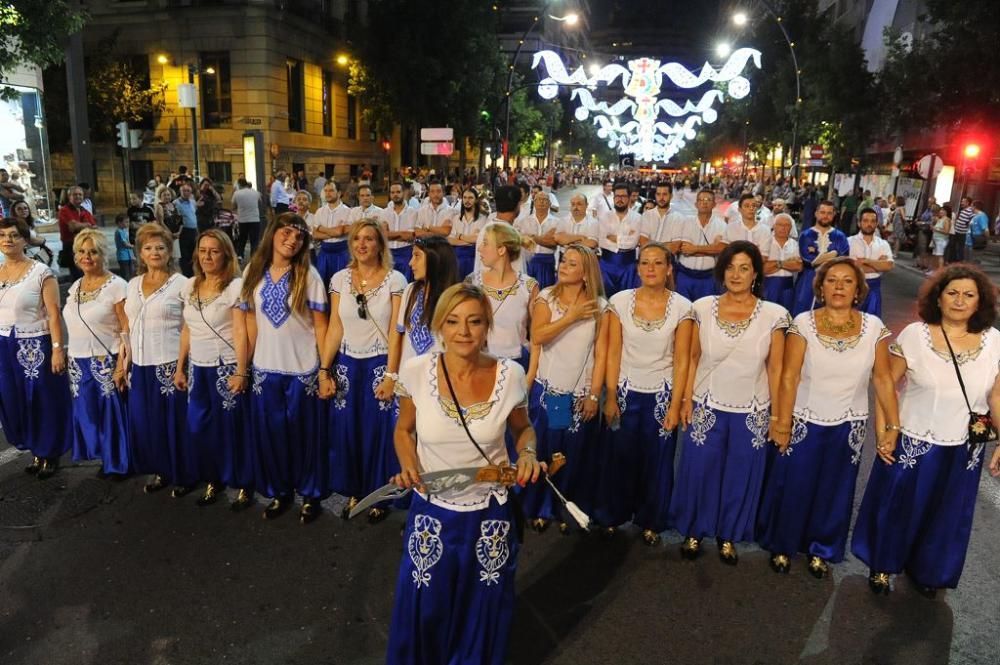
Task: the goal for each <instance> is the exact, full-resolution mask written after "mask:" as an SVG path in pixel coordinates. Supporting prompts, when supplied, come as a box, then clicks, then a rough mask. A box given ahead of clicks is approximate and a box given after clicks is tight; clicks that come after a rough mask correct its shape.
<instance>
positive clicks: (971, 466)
mask: <svg viewBox="0 0 1000 665" xmlns="http://www.w3.org/2000/svg"><path fill="white" fill-rule="evenodd" d="M985 445H986V444H985V443H982V442H980V443H977V444H976V447H975V448H973V449H972V450H970V451H969V459H968V461H967V462H966V463H965V470H966V471H975V470H976V468H977V467H979V463H980V462H981V461H982V455H983V447H984V446H985Z"/></svg>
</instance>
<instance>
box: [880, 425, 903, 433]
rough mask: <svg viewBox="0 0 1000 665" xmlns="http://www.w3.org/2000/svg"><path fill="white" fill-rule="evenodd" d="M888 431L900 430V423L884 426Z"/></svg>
mask: <svg viewBox="0 0 1000 665" xmlns="http://www.w3.org/2000/svg"><path fill="white" fill-rule="evenodd" d="M882 429H883V430H884V431H886V432H899V431H900V429H899V425H886V426H885V427H883V428H882Z"/></svg>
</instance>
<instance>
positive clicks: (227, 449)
mask: <svg viewBox="0 0 1000 665" xmlns="http://www.w3.org/2000/svg"><path fill="white" fill-rule="evenodd" d="M235 373H236V365H217V366H215V367H199V366H198V365H192V367H191V381H190V382H189V385H188V408H187V427H188V438H189V440H190V441H191V442H192V443H193V444H194V446H195V447H196V448H197V450H198V479H199V480H203V481H206V482H216V483H218V482H221V483H223V484H225V485H229V486H231V487H239V488H241V489H252V488H253V486H254V459H253V444H252V442H251V441H250V398H249V396H248V395H247V394H246V393H243V394H241V395H236V394H233V393H232V392H230V391H229V384H228V383H227V380H228V379H229V377H231V376H232V375H233V374H235Z"/></svg>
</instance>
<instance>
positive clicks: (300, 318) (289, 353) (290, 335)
mask: <svg viewBox="0 0 1000 665" xmlns="http://www.w3.org/2000/svg"><path fill="white" fill-rule="evenodd" d="M289 274H290V273H288V272H286V273H285V274H284V275H282V276H281V277H280V278H279V279H278V281H277V282H273V281H271V271H270V270H265V271H264V278H263V279H261V280H260V282H259V283H258V284H257V286H255V287H254V290H253V307H252V308H251V307H249V306H248V304H247V303H242V304H241V307H242V308H243V309H244V310H248V309H252V310H253V311H254V313H255V317H254V319H255V321H256V324H257V342H256V344H255V345H254V353H253V366H254V369H255V370H258V371H262V372H268V373H270V374H291V375H296V376H302V375H305V374H312V373H314V372H315V371H316V369H317V368H318V367H319V351H318V350H317V348H316V331H315V328H314V327H313V317H312V313H313V312H326V311H328V309H329V304H328V303H327V299H326V288H325V287H324V286H323V278H322V277H320V276H319V272H317V271H316V268H313V267H311V266H310V268H309V277H308V283H307V284H306V305H307V307H306V311H305V312H300V311H294V312H293V311H292V309H291V304H290V303H289V298H290V297H291V289H290V288H289V285H288V282H289ZM255 380H256V379H255Z"/></svg>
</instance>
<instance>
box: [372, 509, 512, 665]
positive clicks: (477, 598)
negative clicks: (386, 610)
mask: <svg viewBox="0 0 1000 665" xmlns="http://www.w3.org/2000/svg"><path fill="white" fill-rule="evenodd" d="M519 549H520V545H519V543H518V542H517V537H516V535H515V529H514V520H513V519H512V510H511V505H510V501H509V500H508V502H507V503H505V504H503V505H501V504H500V503H498V502H497V500H496V499H491V500H490V504H489V506H487V507H486V508H484V509H482V510H475V511H471V512H457V511H453V510H448V509H446V508H442V507H440V506H436V505H434V504H431V503H430V502H428V501H427V500H426V499H424V498H423V497H421V496H419V495H416V494H415V495H414V497H413V503H412V505H411V506H410V512H409V515H408V516H407V520H406V531H405V533H404V534H403V550H404V551H403V558H402V561H401V562H400V565H399V578H398V580H397V582H396V594H395V602H394V604H393V608H392V622H391V623H390V625H389V648H388V652H387V654H386V663H389V665H463V664H469V665H472V664H473V663H474V664H476V665H480V664H481V665H502V663H503V662H504V660H505V657H506V655H507V641H508V637H509V635H510V627H511V622H512V620H513V616H514V574H515V572H516V569H517V553H518V550H519Z"/></svg>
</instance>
